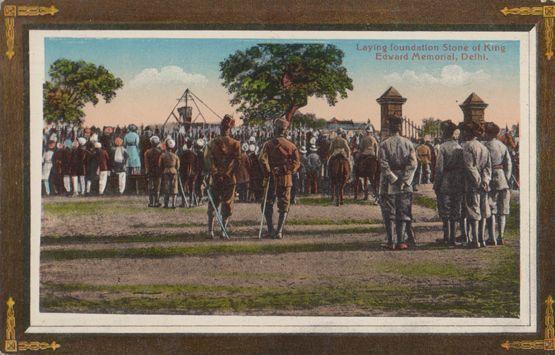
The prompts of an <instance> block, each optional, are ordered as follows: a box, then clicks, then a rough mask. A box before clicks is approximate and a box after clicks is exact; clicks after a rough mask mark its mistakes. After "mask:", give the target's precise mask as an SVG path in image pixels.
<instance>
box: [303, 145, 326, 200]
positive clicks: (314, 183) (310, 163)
mask: <svg viewBox="0 0 555 355" xmlns="http://www.w3.org/2000/svg"><path fill="white" fill-rule="evenodd" d="M313 139H314V138H313ZM321 167H322V161H321V160H320V156H319V155H318V148H316V146H315V145H311V146H310V154H309V155H308V157H307V165H306V187H307V192H308V193H309V194H317V193H318V179H319V177H320V169H321Z"/></svg>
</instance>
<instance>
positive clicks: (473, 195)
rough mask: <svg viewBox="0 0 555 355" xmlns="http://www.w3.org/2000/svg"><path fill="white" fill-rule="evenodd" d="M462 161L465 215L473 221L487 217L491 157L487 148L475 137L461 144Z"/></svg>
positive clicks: (488, 215)
mask: <svg viewBox="0 0 555 355" xmlns="http://www.w3.org/2000/svg"><path fill="white" fill-rule="evenodd" d="M463 161H464V170H465V184H464V187H465V198H464V202H465V206H466V216H467V218H469V219H471V220H474V221H479V220H481V219H484V218H489V217H490V216H491V209H490V206H489V203H488V202H489V201H488V190H489V183H490V181H491V157H490V153H489V151H488V148H486V147H485V146H484V145H483V144H482V143H480V142H479V141H478V140H477V139H473V140H471V141H468V142H466V143H465V144H464V146H463ZM484 186H487V188H484Z"/></svg>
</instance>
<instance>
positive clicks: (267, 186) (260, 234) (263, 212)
mask: <svg viewBox="0 0 555 355" xmlns="http://www.w3.org/2000/svg"><path fill="white" fill-rule="evenodd" d="M268 190H270V177H268V183H266V191H265V192H264V204H263V205H262V217H261V218H260V228H259V230H258V239H262V227H264V217H265V215H266V202H267V201H268Z"/></svg>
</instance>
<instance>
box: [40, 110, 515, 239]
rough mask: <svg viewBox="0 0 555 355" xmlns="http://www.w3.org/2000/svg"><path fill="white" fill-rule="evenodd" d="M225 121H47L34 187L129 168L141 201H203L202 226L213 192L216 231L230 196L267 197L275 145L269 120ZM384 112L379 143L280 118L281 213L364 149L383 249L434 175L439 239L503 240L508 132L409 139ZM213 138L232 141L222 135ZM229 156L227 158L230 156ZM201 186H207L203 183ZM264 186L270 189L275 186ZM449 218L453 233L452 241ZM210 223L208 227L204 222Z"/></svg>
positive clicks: (118, 187) (462, 130)
mask: <svg viewBox="0 0 555 355" xmlns="http://www.w3.org/2000/svg"><path fill="white" fill-rule="evenodd" d="M225 120H227V121H229V120H230V117H229V116H226V118H225ZM223 122H224V121H222V125H220V126H219V127H218V126H213V125H212V126H209V127H207V128H206V127H202V126H193V127H189V128H188V129H185V127H184V126H175V127H174V128H172V129H164V128H162V129H160V128H158V127H154V128H152V127H150V126H146V127H137V126H136V125H133V124H131V125H129V126H127V127H123V128H120V127H115V128H114V127H103V128H102V129H100V128H97V127H80V126H73V125H67V124H62V125H55V126H50V127H47V128H45V130H44V135H43V137H44V138H43V140H44V141H43V147H44V149H43V166H42V167H43V170H42V180H43V186H44V194H45V195H50V194H56V195H67V196H78V195H83V196H88V195H104V194H105V193H107V190H108V189H111V190H112V191H111V192H112V193H113V194H123V193H125V192H126V189H128V188H127V187H128V183H127V182H128V181H129V179H132V178H135V181H139V180H142V181H144V182H146V184H145V187H146V188H145V190H147V191H148V196H149V202H148V206H149V207H160V206H162V203H160V199H161V195H162V194H163V206H164V207H166V208H175V207H176V200H177V197H178V196H181V206H191V205H198V204H200V203H203V201H204V202H206V201H207V200H208V199H210V200H211V201H210V202H211V203H210V204H209V225H211V224H212V223H213V220H214V208H213V207H214V206H215V202H217V203H216V204H217V205H220V206H221V209H220V212H221V218H222V221H221V222H222V223H224V227H223V229H225V223H226V221H224V220H223V219H225V218H227V217H229V215H230V214H231V212H230V209H231V207H230V206H231V204H232V203H233V200H236V199H238V200H239V201H241V202H258V203H260V202H263V201H267V197H268V192H267V191H266V192H265V186H268V185H267V179H268V169H270V167H269V165H270V164H269V163H268V161H269V160H271V159H277V158H276V156H279V154H278V153H275V154H274V156H268V153H267V152H266V150H267V149H268V148H267V147H268V146H271V144H269V143H268V142H275V141H276V138H275V135H276V127H275V125H274V126H272V125H263V126H257V127H252V126H247V125H243V126H240V127H235V126H234V125H229V124H228V125H227V126H224V125H223ZM389 122H390V127H389V129H390V132H392V136H391V137H389V138H387V139H384V140H383V141H382V140H381V139H380V137H379V136H378V135H376V134H375V132H374V131H373V128H372V127H371V126H367V127H366V129H364V130H362V131H350V132H346V131H344V130H343V129H341V128H339V129H337V130H336V131H335V132H330V131H328V130H313V129H306V128H289V127H288V124H287V125H283V126H284V127H281V128H280V130H279V132H280V134H281V136H280V137H282V138H283V139H282V143H281V144H277V143H275V144H277V148H275V149H277V150H276V151H278V152H280V150H279V149H281V150H284V149H285V148H284V147H288V148H287V149H289V153H288V154H289V155H288V156H293V155H295V154H297V153H298V155H299V161H298V163H299V164H298V167H297V168H295V169H290V168H289V165H287V164H289V162H284V163H283V164H285V165H283V166H287V168H283V169H286V170H287V171H289V173H290V181H289V180H287V181H288V182H287V185H290V186H287V188H288V189H287V191H288V192H287V201H288V202H287V206H286V207H283V206H281V207H280V211H281V212H282V214H285V215H286V213H287V211H288V209H289V201H290V203H291V204H294V203H295V202H296V198H297V195H299V194H320V193H324V194H325V193H329V191H328V182H329V173H328V169H327V166H328V164H329V161H330V159H331V158H332V157H334V156H338V155H340V156H342V157H343V158H344V159H346V160H347V161H349V162H350V164H351V166H353V165H355V164H356V162H357V160H359V159H362V158H363V157H374V158H375V159H376V161H379V184H377V185H379V186H374V188H375V191H376V199H377V200H378V202H379V204H380V206H381V208H382V212H383V217H384V223H385V226H386V232H387V236H388V246H389V247H391V248H393V249H406V248H408V245H410V244H411V242H414V233H413V231H412V213H411V204H412V191H414V190H416V189H417V185H418V184H428V183H433V189H434V191H435V192H436V194H437V200H438V210H439V215H440V217H441V219H442V222H443V231H444V238H443V240H441V242H444V243H447V244H451V245H454V244H455V243H457V242H464V243H465V244H468V245H472V246H475V247H479V246H483V245H485V244H486V243H488V244H502V243H503V233H504V227H505V223H506V216H507V215H508V213H509V199H510V197H509V196H510V189H512V188H518V170H517V168H518V136H516V137H515V136H514V135H513V134H512V132H510V131H509V130H505V131H504V132H502V131H501V130H500V128H499V127H498V126H497V125H495V124H494V123H491V122H489V123H486V124H475V123H474V122H469V123H465V124H461V125H459V126H457V125H455V124H454V123H452V122H450V121H444V122H442V127H441V128H442V139H441V141H440V140H435V141H432V140H431V139H429V138H428V137H424V138H422V139H421V140H420V141H414V140H409V139H408V138H406V137H403V136H402V135H401V132H400V130H401V127H402V121H400V118H398V117H391V118H390V119H389ZM285 126H287V127H285ZM222 137H228V138H229V139H230V140H232V141H225V144H224V143H222ZM226 139H227V138H226ZM280 139H281V138H280ZM286 142H290V143H291V144H292V147H295V149H293V148H291V146H289V145H288V143H286ZM272 144H274V143H272ZM228 145H229V147H228ZM297 147H298V150H297ZM278 148H279V149H278ZM230 150H231V151H236V156H229V157H227V158H226V156H228V155H229V151H230ZM214 152H216V153H214ZM226 159H227V160H226ZM228 160H229V161H236V163H234V164H231V165H230V164H228ZM286 163H287V164H286ZM220 165H222V166H224V167H225V169H227V170H226V171H223V172H222V171H218V169H215V170H214V166H220ZM229 169H232V170H233V171H229ZM351 170H352V171H354V170H355V169H351ZM215 176H232V177H233V180H232V184H226V183H224V181H223V180H222V181H220V183H217V184H213V183H211V182H210V181H213V180H214V177H215ZM208 177H210V179H212V180H210V179H207V178H208ZM354 177H355V174H354V172H353V178H354ZM353 180H356V179H353ZM110 181H111V182H112V183H111V184H110ZM265 181H266V182H265ZM355 182H356V183H358V182H357V181H355ZM231 185H233V189H232V190H230V189H227V190H225V189H223V190H222V186H231ZM110 186H112V187H111V188H110ZM209 186H212V190H213V192H214V193H213V194H212V193H210V189H207V187H209ZM224 190H225V191H224ZM273 193H274V195H275V196H274V197H275V198H277V197H276V196H277V195H276V194H278V195H279V193H277V190H274V191H273ZM269 195H270V197H271V196H272V193H270V194H269ZM278 197H279V196H278ZM282 197H283V196H282ZM282 199H284V198H282ZM214 200H217V201H214ZM272 203H273V202H272ZM281 205H283V203H282V204H281ZM210 206H212V207H210ZM225 206H228V209H229V211H228V213H226V207H225ZM278 206H280V203H278ZM211 210H212V212H210V211H211ZM263 210H265V208H264V207H263ZM226 214H227V216H225V215H226ZM211 215H212V217H210V216H211ZM267 222H268V221H267ZM457 224H458V225H459V227H460V229H461V232H462V233H461V234H462V238H463V239H462V240H461V239H459V240H458V241H457V238H456V237H455V231H456V226H457ZM496 225H497V226H498V228H497V232H496V231H495V230H496V229H495V226H496ZM278 227H279V223H278ZM268 228H269V227H268ZM278 230H280V229H279V228H278ZM270 232H271V231H270ZM210 233H211V235H213V231H212V227H210ZM496 233H497V235H494V234H496ZM269 234H272V233H269ZM486 234H487V236H488V238H487V240H485V239H484V236H485V235H486ZM279 235H280V236H281V230H280V232H279ZM394 235H395V236H396V237H394ZM470 237H472V240H470Z"/></svg>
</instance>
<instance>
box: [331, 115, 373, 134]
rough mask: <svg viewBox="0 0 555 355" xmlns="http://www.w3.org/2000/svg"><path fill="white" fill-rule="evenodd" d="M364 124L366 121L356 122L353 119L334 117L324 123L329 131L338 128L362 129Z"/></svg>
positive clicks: (348, 129)
mask: <svg viewBox="0 0 555 355" xmlns="http://www.w3.org/2000/svg"><path fill="white" fill-rule="evenodd" d="M365 126H366V123H364V122H362V123H358V122H354V121H353V120H339V119H337V118H335V117H334V118H332V119H331V120H329V121H328V123H327V124H326V128H327V129H329V130H330V131H332V130H336V129H338V128H343V129H344V130H346V131H351V130H358V129H364V127H365Z"/></svg>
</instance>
